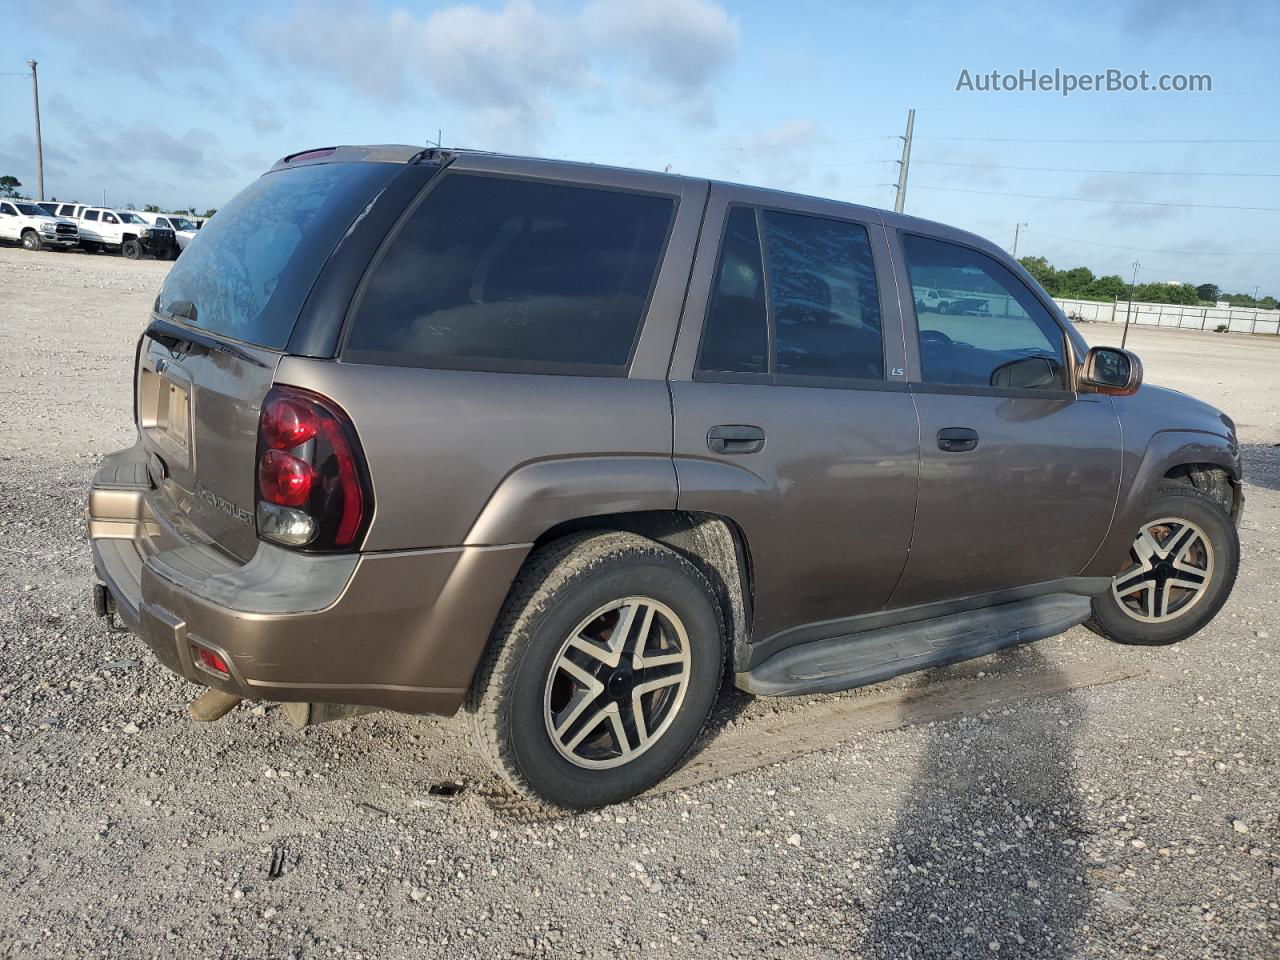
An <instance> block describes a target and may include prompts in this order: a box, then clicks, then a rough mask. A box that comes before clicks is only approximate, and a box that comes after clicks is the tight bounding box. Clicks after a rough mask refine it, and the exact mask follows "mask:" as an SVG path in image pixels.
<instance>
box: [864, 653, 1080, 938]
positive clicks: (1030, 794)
mask: <svg viewBox="0 0 1280 960" xmlns="http://www.w3.org/2000/svg"><path fill="white" fill-rule="evenodd" d="M998 656H999V659H1000V660H1001V661H1004V662H1005V665H1008V666H1014V663H1011V662H1010V661H1014V662H1015V663H1016V667H1015V669H1020V670H1035V671H1055V670H1057V668H1056V667H1055V666H1054V665H1053V664H1052V663H1051V662H1050V661H1049V660H1048V659H1047V658H1046V657H1045V656H1044V655H1043V654H1042V653H1040V652H1039V651H1037V650H1036V649H1035V647H1034V646H1027V647H1023V648H1019V649H1013V650H1008V651H1005V652H1004V653H1002V654H1000V655H998ZM919 682H920V684H921V685H927V684H928V683H929V682H930V680H929V676H928V674H925V675H923V676H922V677H921V679H920V681H919ZM1082 714H1083V710H1082V707H1081V705H1080V703H1079V701H1078V700H1077V699H1076V698H1075V697H1074V696H1072V695H1071V694H1069V693H1068V694H1059V695H1057V696H1053V697H1046V698H1035V699H1032V700H1027V701H1023V702H1020V703H1017V704H1014V705H1012V706H1009V707H1005V708H997V709H996V710H994V711H992V714H983V715H981V716H979V717H977V718H974V719H975V720H976V722H977V724H978V726H977V728H976V730H975V728H974V726H973V725H972V722H973V721H970V722H969V723H968V724H966V725H965V726H964V727H958V726H957V725H956V724H954V723H945V724H937V725H933V726H930V727H926V728H925V731H926V736H927V737H928V742H927V744H926V746H925V751H924V755H923V756H922V758H921V760H920V766H919V769H918V771H917V772H916V776H915V780H914V783H913V786H912V788H911V790H910V793H909V795H908V799H907V800H906V803H905V805H904V806H903V807H902V808H901V809H900V810H899V811H898V815H897V823H896V826H895V827H894V830H893V832H892V834H891V836H890V837H889V839H888V846H887V847H886V852H887V854H888V857H887V859H886V863H885V868H884V874H883V884H884V885H883V888H882V889H881V891H880V893H879V898H878V900H877V902H876V905H875V907H874V908H873V910H872V923H871V926H870V934H869V937H868V942H867V943H866V945H865V955H866V956H868V957H876V958H884V960H889V958H893V960H900V958H903V957H912V958H930V957H947V958H951V957H992V956H996V955H997V953H996V952H995V951H998V955H999V956H1001V957H1009V956H1014V957H1020V956H1028V957H1037V958H1039V957H1057V956H1065V955H1068V954H1069V953H1071V951H1072V948H1073V946H1078V943H1076V937H1077V931H1078V928H1079V926H1080V924H1081V922H1082V919H1083V916H1084V913H1085V909H1086V907H1087V904H1088V896H1087V894H1086V892H1085V888H1084V886H1083V884H1082V881H1081V879H1080V878H1082V877H1083V876H1084V873H1085V851H1084V850H1083V848H1082V847H1081V845H1080V843H1079V842H1078V840H1079V838H1080V837H1081V836H1083V827H1084V819H1085V813H1084V808H1083V801H1082V799H1081V792H1080V789H1079V786H1078V784H1077V783H1076V780H1075V773H1074V770H1073V766H1074V764H1073V756H1072V746H1071V745H1072V736H1073V728H1074V727H1075V725H1076V724H1077V722H1078V721H1079V720H1080V718H1081V716H1082ZM993 944H998V945H999V946H997V947H993V946H992V945H993Z"/></svg>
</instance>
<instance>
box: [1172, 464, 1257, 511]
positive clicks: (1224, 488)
mask: <svg viewBox="0 0 1280 960" xmlns="http://www.w3.org/2000/svg"><path fill="white" fill-rule="evenodd" d="M1164 479H1166V480H1174V481H1176V482H1178V483H1185V484H1188V485H1189V486H1192V487H1195V488H1196V489H1197V490H1200V491H1201V492H1203V493H1207V494H1208V495H1209V496H1211V497H1213V499H1214V500H1216V501H1217V503H1218V505H1219V506H1220V507H1222V509H1223V510H1225V511H1227V513H1228V514H1230V515H1231V519H1232V521H1234V522H1237V523H1238V522H1239V519H1240V510H1241V507H1242V506H1243V500H1244V497H1243V496H1241V492H1240V479H1239V477H1237V476H1234V475H1233V474H1232V472H1231V471H1230V470H1229V469H1228V468H1226V467H1224V466H1221V465H1220V464H1216V463H1179V464H1175V465H1173V466H1171V467H1169V469H1168V470H1166V471H1165V472H1164Z"/></svg>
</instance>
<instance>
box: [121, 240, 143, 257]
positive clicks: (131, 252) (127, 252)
mask: <svg viewBox="0 0 1280 960" xmlns="http://www.w3.org/2000/svg"><path fill="white" fill-rule="evenodd" d="M120 253H121V254H122V255H123V256H124V258H125V259H126V260H137V259H139V258H140V257H141V256H142V244H140V243H139V242H138V241H137V240H126V241H125V242H124V243H122V244H120Z"/></svg>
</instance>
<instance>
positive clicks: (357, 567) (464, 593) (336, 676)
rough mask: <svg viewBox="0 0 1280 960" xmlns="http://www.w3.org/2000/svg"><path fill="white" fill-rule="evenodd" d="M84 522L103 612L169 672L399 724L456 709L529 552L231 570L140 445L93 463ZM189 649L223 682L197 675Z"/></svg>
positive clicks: (263, 555) (351, 558)
mask: <svg viewBox="0 0 1280 960" xmlns="http://www.w3.org/2000/svg"><path fill="white" fill-rule="evenodd" d="M86 519H87V524H88V532H89V541H90V545H91V548H92V551H93V563H94V568H95V570H96V571H97V575H98V578H99V579H100V580H101V581H102V584H103V585H104V587H105V590H106V592H107V594H109V596H110V602H109V604H108V606H110V607H114V610H115V613H116V614H117V615H118V616H119V618H120V619H121V620H122V621H123V622H124V623H125V625H126V626H127V627H128V628H129V629H130V630H131V631H133V632H134V633H135V634H137V635H138V636H139V637H141V638H142V640H143V641H144V642H145V643H146V645H147V646H148V647H149V648H150V649H151V651H152V652H153V653H154V654H155V655H156V657H157V659H159V660H160V662H161V663H163V664H164V665H165V666H166V667H168V668H169V669H170V670H172V671H174V672H175V673H178V674H180V675H181V676H183V677H185V678H186V679H188V680H190V681H191V682H193V683H198V684H202V685H205V686H209V687H215V688H217V689H220V690H224V691H226V692H228V693H234V694H236V695H238V696H242V697H245V698H252V699H265V700H278V701H309V702H319V703H345V704H357V705H361V706H373V707H383V708H387V709H392V710H401V711H405V712H409V713H441V714H450V713H453V712H454V711H456V710H457V709H458V707H459V706H460V705H461V703H462V700H463V697H464V696H465V693H466V689H467V687H468V686H469V685H470V683H471V676H472V674H473V673H474V672H475V667H476V664H477V663H478V662H479V659H480V656H481V654H482V653H483V650H484V646H485V644H486V643H487V642H488V638H489V634H490V631H491V630H492V628H493V624H494V621H495V620H496V618H497V614H498V611H499V609H500V607H501V605H502V602H503V600H504V599H505V597H506V593H507V590H508V588H509V587H510V584H511V581H512V579H513V578H514V576H515V574H516V571H517V570H518V569H519V567H520V564H521V563H522V562H523V560H524V557H525V555H526V554H527V552H528V549H529V546H528V545H527V544H525V545H516V546H501V547H455V548H446V549H440V550H415V551H397V552H394V553H390V552H389V553H370V554H331V555H320V554H304V553H298V552H296V551H292V550H285V549H283V548H280V547H276V546H273V545H271V544H268V543H265V542H260V543H259V546H258V550H257V552H256V553H255V554H254V556H253V557H252V558H251V559H250V560H249V561H248V562H247V563H241V562H240V561H237V560H235V559H233V558H230V557H228V556H227V555H226V554H224V553H222V552H221V551H220V550H218V549H217V548H216V547H215V546H213V545H212V544H210V543H208V542H207V541H206V540H204V539H203V538H202V537H201V536H200V534H199V531H197V530H195V529H193V528H192V527H191V526H190V524H189V523H188V522H187V521H186V518H185V516H183V515H182V514H181V512H180V511H178V510H176V509H174V508H173V507H171V506H169V501H168V500H167V498H164V497H162V496H161V495H160V493H159V492H158V491H156V490H153V489H152V487H151V483H150V480H149V479H148V476H147V470H146V460H145V454H144V453H143V451H142V448H141V446H140V445H139V446H135V447H133V448H130V449H128V450H122V451H120V452H118V453H115V454H112V455H111V456H108V457H107V458H106V459H105V460H104V461H103V463H102V465H101V466H100V467H99V469H98V472H97V474H96V475H95V477H94V480H93V484H92V487H91V489H90V492H89V505H88V508H87V510H86ZM101 599H104V600H105V598H101ZM196 646H200V647H205V648H207V649H209V650H211V651H212V652H214V653H216V654H218V655H219V656H220V657H221V658H222V659H223V661H224V662H225V663H226V664H227V665H228V666H229V668H230V674H231V675H230V676H229V677H224V676H222V675H219V674H215V673H213V672H211V671H209V670H208V669H206V668H205V667H203V666H201V665H199V664H198V662H197V660H196V657H195V656H194V654H193V649H194V647H196Z"/></svg>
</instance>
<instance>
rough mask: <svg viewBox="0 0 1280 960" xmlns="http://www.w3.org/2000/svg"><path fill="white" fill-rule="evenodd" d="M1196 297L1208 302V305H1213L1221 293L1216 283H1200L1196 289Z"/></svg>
mask: <svg viewBox="0 0 1280 960" xmlns="http://www.w3.org/2000/svg"><path fill="white" fill-rule="evenodd" d="M1196 296H1197V297H1199V298H1200V299H1201V300H1208V301H1209V302H1210V303H1214V302H1216V301H1217V299H1218V298H1219V297H1220V296H1222V291H1221V290H1219V289H1218V285H1217V284H1216V283H1202V284H1200V286H1198V287H1196Z"/></svg>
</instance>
